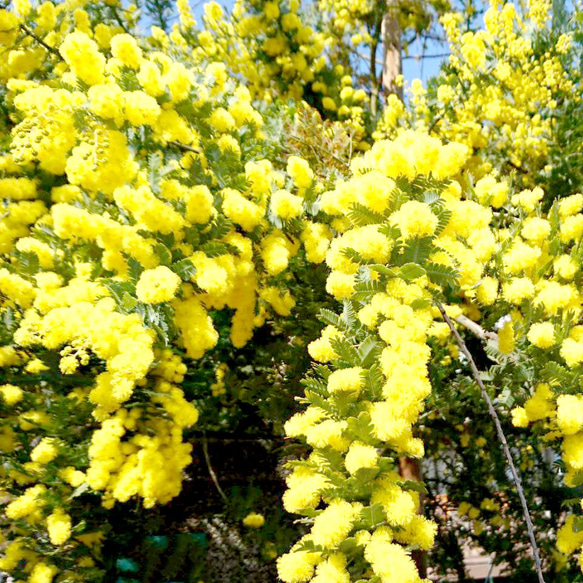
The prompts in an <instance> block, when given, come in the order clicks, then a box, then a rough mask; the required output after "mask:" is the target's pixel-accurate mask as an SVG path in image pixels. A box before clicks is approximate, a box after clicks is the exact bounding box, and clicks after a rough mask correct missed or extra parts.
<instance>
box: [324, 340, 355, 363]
mask: <svg viewBox="0 0 583 583" xmlns="http://www.w3.org/2000/svg"><path fill="white" fill-rule="evenodd" d="M330 346H332V349H333V350H334V352H335V353H336V354H337V355H338V360H339V361H340V362H341V363H343V364H346V365H348V366H359V365H360V355H359V354H358V351H357V350H356V348H354V346H352V344H350V342H348V340H346V339H345V338H334V339H332V340H331V341H330Z"/></svg>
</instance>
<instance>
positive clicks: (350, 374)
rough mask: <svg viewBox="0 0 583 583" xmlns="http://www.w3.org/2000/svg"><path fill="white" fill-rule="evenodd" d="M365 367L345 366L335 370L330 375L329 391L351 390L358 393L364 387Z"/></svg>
mask: <svg viewBox="0 0 583 583" xmlns="http://www.w3.org/2000/svg"><path fill="white" fill-rule="evenodd" d="M363 372H364V371H363V369H362V368H360V367H354V368H344V369H341V370H337V371H334V372H333V373H332V374H331V375H330V376H329V377H328V391H330V393H337V392H346V391H347V392H351V393H356V394H358V393H359V392H360V390H361V389H362V386H363V384H364V382H363V377H362V374H363Z"/></svg>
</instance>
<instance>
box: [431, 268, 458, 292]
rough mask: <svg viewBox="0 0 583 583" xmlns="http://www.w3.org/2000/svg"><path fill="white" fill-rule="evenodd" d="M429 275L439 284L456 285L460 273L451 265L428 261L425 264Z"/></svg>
mask: <svg viewBox="0 0 583 583" xmlns="http://www.w3.org/2000/svg"><path fill="white" fill-rule="evenodd" d="M425 271H426V272H427V277H429V279H430V280H431V281H432V282H433V283H436V284H437V285H440V286H442V287H454V286H455V285H456V283H457V280H458V277H459V273H458V271H457V270H455V269H454V268H453V267H450V266H449V265H440V264H439V263H427V264H426V265H425Z"/></svg>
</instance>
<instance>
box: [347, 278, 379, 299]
mask: <svg viewBox="0 0 583 583" xmlns="http://www.w3.org/2000/svg"><path fill="white" fill-rule="evenodd" d="M385 289H386V286H385V285H383V284H382V283H381V282H379V281H363V282H361V283H357V284H356V285H355V286H354V290H355V291H354V293H353V294H352V296H351V297H352V299H353V300H354V301H356V302H366V301H368V300H370V299H371V298H372V297H373V296H374V295H376V294H378V293H380V292H383V291H385Z"/></svg>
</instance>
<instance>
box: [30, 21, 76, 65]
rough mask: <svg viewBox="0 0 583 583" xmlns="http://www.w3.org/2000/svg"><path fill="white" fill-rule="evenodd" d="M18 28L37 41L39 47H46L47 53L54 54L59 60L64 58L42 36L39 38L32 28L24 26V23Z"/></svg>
mask: <svg viewBox="0 0 583 583" xmlns="http://www.w3.org/2000/svg"><path fill="white" fill-rule="evenodd" d="M20 30H22V32H24V34H26V35H27V36H29V37H30V38H31V39H33V40H34V41H35V42H37V43H38V44H39V45H41V47H43V48H44V49H46V50H47V51H48V52H49V53H51V54H52V55H55V57H57V58H58V59H59V60H61V61H64V60H65V59H63V57H62V56H61V53H59V51H58V50H57V49H56V48H55V47H52V46H51V45H48V44H47V43H46V42H45V41H44V40H43V39H42V38H40V36H38V35H37V34H35V33H34V32H33V31H32V30H30V28H28V26H26V24H21V25H20Z"/></svg>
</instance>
